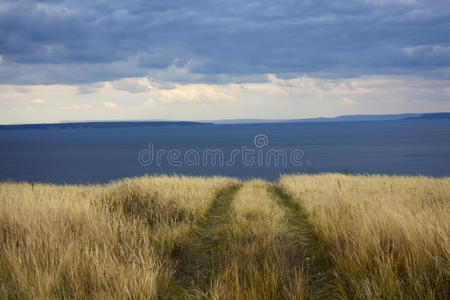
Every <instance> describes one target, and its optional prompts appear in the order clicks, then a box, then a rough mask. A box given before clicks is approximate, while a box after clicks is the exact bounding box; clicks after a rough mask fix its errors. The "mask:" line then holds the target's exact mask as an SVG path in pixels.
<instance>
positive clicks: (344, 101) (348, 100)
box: [342, 97, 356, 104]
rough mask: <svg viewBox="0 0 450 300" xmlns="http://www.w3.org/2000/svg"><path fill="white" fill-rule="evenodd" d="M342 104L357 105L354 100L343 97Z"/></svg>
mask: <svg viewBox="0 0 450 300" xmlns="http://www.w3.org/2000/svg"><path fill="white" fill-rule="evenodd" d="M342 102H343V103H346V104H355V103H356V102H355V101H353V100H352V99H350V98H347V97H342Z"/></svg>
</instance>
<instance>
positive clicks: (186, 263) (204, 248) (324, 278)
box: [161, 185, 333, 299]
mask: <svg viewBox="0 0 450 300" xmlns="http://www.w3.org/2000/svg"><path fill="white" fill-rule="evenodd" d="M240 188H241V186H240V185H239V186H234V187H232V188H229V189H225V190H223V191H221V192H219V193H218V195H217V197H216V198H215V200H214V201H213V203H212V204H211V207H210V208H209V209H208V211H207V213H206V214H205V216H204V218H202V219H201V220H200V221H199V222H198V224H196V226H195V228H194V230H193V231H192V232H191V234H189V236H188V237H186V242H185V244H184V250H183V251H184V254H183V255H182V256H180V257H179V259H178V266H177V271H176V273H175V275H174V280H173V282H172V284H171V286H170V289H169V291H168V293H167V295H164V296H162V297H161V298H163V299H207V298H208V297H207V293H206V291H207V290H208V287H209V285H210V284H211V279H212V276H213V275H214V274H213V269H214V266H213V264H214V261H215V260H216V259H217V257H216V255H217V253H218V250H219V249H220V247H221V246H223V241H224V240H225V234H226V228H227V225H228V224H229V222H230V210H231V203H232V201H233V198H234V196H235V194H236V193H237V191H238V190H239V189H240ZM268 189H269V192H270V194H271V197H272V198H273V199H274V200H275V201H276V202H277V203H278V205H279V206H280V207H281V208H282V209H283V210H284V211H285V216H286V222H287V226H288V227H289V230H290V233H291V236H292V237H293V239H295V240H296V242H298V244H299V248H298V251H299V253H298V254H299V257H301V260H302V261H299V262H298V263H299V264H301V265H302V266H303V269H304V270H305V271H306V274H307V277H308V278H307V279H308V289H307V290H308V295H307V298H308V299H332V298H333V297H332V294H333V293H332V288H331V284H330V282H331V281H330V277H331V276H330V275H329V274H328V273H327V268H326V263H325V260H324V259H323V258H322V256H321V254H320V253H321V251H320V248H319V244H318V240H317V236H316V235H315V233H314V231H313V229H312V227H311V226H310V224H309V223H308V222H307V216H306V214H305V213H304V211H303V209H302V207H301V206H300V205H299V204H298V203H297V202H295V201H293V200H292V199H291V198H290V197H289V196H288V195H287V194H286V193H285V192H284V191H283V190H282V189H281V188H280V187H279V186H277V185H270V186H269V188H268Z"/></svg>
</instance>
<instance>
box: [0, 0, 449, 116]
mask: <svg viewBox="0 0 450 300" xmlns="http://www.w3.org/2000/svg"><path fill="white" fill-rule="evenodd" d="M437 111H450V5H449V2H448V0H445V1H441V0H426V1H425V0H424V1H421V0H395V1H394V0H345V1H334V0H303V1H302V0H271V1H269V0H263V1H251V0H249V1H237V0H228V1H217V0H210V1H204V0H203V1H198V0H190V1H178V0H161V1H158V0H152V1H144V0H131V1H124V0H117V1H107V0H99V1H85V0H67V1H57V0H48V1H36V0H34V1H22V0H17V1H8V0H2V1H0V123H1V124H12V123H42V122H59V121H69V120H70V121H76V120H78V121H82V120H153V119H157V120H160V119H162V120H166V119H167V120H215V119H234V118H268V119H280V118H284V119H290V118H308V117H319V116H324V117H333V116H337V115H344V114H386V113H406V112H437Z"/></svg>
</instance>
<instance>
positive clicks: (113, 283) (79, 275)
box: [0, 177, 235, 299]
mask: <svg viewBox="0 0 450 300" xmlns="http://www.w3.org/2000/svg"><path fill="white" fill-rule="evenodd" d="M234 183H235V180H233V179H228V178H218V177H213V178H189V177H143V178H137V179H127V180H123V181H120V182H117V183H114V184H110V185H106V186H99V185H97V186H56V185H46V184H36V185H31V184H25V183H23V184H20V183H3V184H0V298H21V299H27V298H28V299H38V298H42V299H48V298H86V297H89V298H96V299H124V298H130V299H131V298H133V299H148V298H154V297H156V296H157V295H159V294H164V291H165V290H166V289H167V286H168V283H169V282H170V279H171V277H172V275H173V272H174V267H175V264H176V261H175V259H174V258H172V257H171V256H170V253H172V252H173V249H174V248H175V247H176V240H177V237H179V236H180V235H182V234H183V233H184V232H185V231H187V230H189V228H190V226H192V223H193V222H194V221H195V220H196V219H197V218H200V217H201V216H202V214H203V213H204V212H205V211H206V210H207V207H208V205H209V204H210V203H211V201H212V200H213V199H214V196H215V194H216V193H217V192H218V191H219V190H221V189H222V188H226V187H228V186H231V185H232V184H234Z"/></svg>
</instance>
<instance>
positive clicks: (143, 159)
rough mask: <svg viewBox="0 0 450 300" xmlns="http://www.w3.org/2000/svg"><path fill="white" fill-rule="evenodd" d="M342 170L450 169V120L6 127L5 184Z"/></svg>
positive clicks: (2, 147)
mask: <svg viewBox="0 0 450 300" xmlns="http://www.w3.org/2000/svg"><path fill="white" fill-rule="evenodd" d="M324 172H341V173H348V174H355V175H357V174H388V175H408V176H417V175H423V176H432V177H446V176H450V120H398V121H375V122H356V121H355V122H320V123H319V122H318V123H306V122H305V123H265V124H227V125H198V126H167V127H138V128H133V127H126V128H82V129H50V130H49V129H47V130H39V129H37V130H36V129H30V130H5V131H0V181H2V182H4V181H12V182H42V183H56V184H95V183H108V182H111V181H116V180H120V179H122V178H125V177H136V176H142V175H146V174H147V175H161V174H168V175H187V176H213V175H218V176H231V177H236V178H239V179H243V180H247V179H251V178H262V179H266V180H269V181H277V180H278V179H279V178H280V176H282V175H284V174H296V173H308V174H317V173H324Z"/></svg>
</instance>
